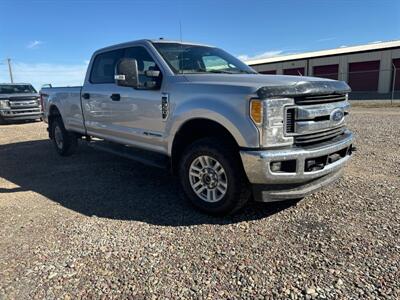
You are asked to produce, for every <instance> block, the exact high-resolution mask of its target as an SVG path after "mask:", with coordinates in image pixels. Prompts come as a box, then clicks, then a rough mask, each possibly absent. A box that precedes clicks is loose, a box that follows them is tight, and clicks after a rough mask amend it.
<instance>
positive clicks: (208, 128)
mask: <svg viewBox="0 0 400 300" xmlns="http://www.w3.org/2000/svg"><path fill="white" fill-rule="evenodd" d="M205 137H218V138H220V139H221V140H223V141H225V142H227V143H229V144H230V145H231V146H232V147H234V148H235V149H236V148H237V150H238V151H239V144H238V142H237V141H236V139H235V137H234V136H233V135H232V133H231V132H230V131H229V130H228V129H227V128H226V127H225V126H223V125H222V124H220V123H219V122H217V121H215V120H211V119H208V118H194V119H190V120H187V121H186V122H184V123H183V124H182V125H181V126H180V127H179V129H178V130H177V132H176V134H175V135H174V140H173V142H172V143H171V150H170V155H171V169H172V172H173V174H176V173H177V169H178V164H179V160H180V157H181V156H182V154H183V151H184V150H185V149H186V147H187V146H189V145H190V144H192V143H193V142H194V141H196V140H198V139H201V138H205Z"/></svg>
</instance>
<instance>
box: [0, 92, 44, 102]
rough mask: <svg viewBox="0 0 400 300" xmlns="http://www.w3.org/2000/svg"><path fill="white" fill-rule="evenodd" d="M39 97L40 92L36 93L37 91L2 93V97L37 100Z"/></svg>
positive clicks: (0, 96)
mask: <svg viewBox="0 0 400 300" xmlns="http://www.w3.org/2000/svg"><path fill="white" fill-rule="evenodd" d="M38 98H39V94H36V93H20V94H0V99H10V100H35V99H38Z"/></svg>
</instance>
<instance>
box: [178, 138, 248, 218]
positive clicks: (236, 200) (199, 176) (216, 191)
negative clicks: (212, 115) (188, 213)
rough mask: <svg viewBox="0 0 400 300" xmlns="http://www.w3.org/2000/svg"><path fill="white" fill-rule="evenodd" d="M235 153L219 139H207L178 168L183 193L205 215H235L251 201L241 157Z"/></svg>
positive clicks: (189, 151)
mask: <svg viewBox="0 0 400 300" xmlns="http://www.w3.org/2000/svg"><path fill="white" fill-rule="evenodd" d="M233 149H234V147H233V146H232V145H230V144H229V143H227V142H224V141H221V140H220V139H216V138H205V139H201V140H199V141H196V142H194V143H193V144H192V145H190V146H189V147H188V148H187V149H186V150H185V151H184V154H183V156H182V160H181V164H180V168H179V177H180V182H181V186H182V189H183V192H184V194H185V195H186V197H187V198H188V200H190V202H191V203H192V204H193V205H194V206H196V207H197V208H199V209H200V210H202V211H204V212H206V213H209V214H213V215H227V214H232V213H234V212H236V211H237V210H239V209H240V208H241V207H243V205H244V204H245V203H246V202H247V201H248V200H249V198H250V187H249V183H248V181H247V178H246V175H245V173H244V170H243V167H242V165H241V159H240V156H239V153H238V152H236V151H235V150H233Z"/></svg>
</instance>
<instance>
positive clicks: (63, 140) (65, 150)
mask: <svg viewBox="0 0 400 300" xmlns="http://www.w3.org/2000/svg"><path fill="white" fill-rule="evenodd" d="M51 136H52V140H53V144H54V146H55V148H56V150H57V152H58V154H60V155H62V156H68V155H71V154H73V153H74V152H75V151H76V148H77V146H78V139H77V137H76V135H75V134H74V133H72V132H69V131H67V130H66V129H65V127H64V123H63V121H62V119H61V117H55V118H54V120H53V121H52V122H51Z"/></svg>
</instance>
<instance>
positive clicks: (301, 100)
mask: <svg viewBox="0 0 400 300" xmlns="http://www.w3.org/2000/svg"><path fill="white" fill-rule="evenodd" d="M294 101H295V103H296V104H299V105H314V104H326V103H332V102H340V101H346V94H331V95H319V96H304V97H297V98H295V99H294Z"/></svg>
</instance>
